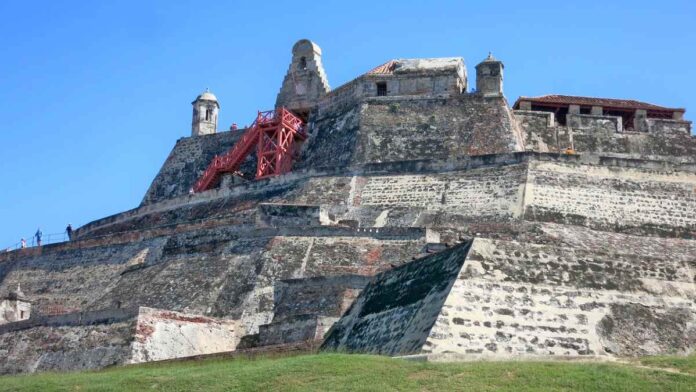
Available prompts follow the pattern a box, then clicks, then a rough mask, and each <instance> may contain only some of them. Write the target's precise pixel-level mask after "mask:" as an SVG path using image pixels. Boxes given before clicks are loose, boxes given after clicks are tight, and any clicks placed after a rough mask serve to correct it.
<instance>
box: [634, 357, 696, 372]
mask: <svg viewBox="0 0 696 392" xmlns="http://www.w3.org/2000/svg"><path fill="white" fill-rule="evenodd" d="M638 361H639V362H640V363H641V364H643V365H645V366H650V367H657V368H666V369H674V370H677V371H680V372H682V373H688V374H693V375H694V376H696V355H691V356H688V357H674V356H654V357H642V358H640V359H639V360H638Z"/></svg>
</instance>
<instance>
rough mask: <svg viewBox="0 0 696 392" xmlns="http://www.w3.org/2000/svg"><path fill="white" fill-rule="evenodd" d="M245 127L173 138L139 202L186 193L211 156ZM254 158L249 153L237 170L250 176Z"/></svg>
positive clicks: (229, 144) (227, 146) (225, 148)
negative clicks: (167, 153)
mask: <svg viewBox="0 0 696 392" xmlns="http://www.w3.org/2000/svg"><path fill="white" fill-rule="evenodd" d="M245 131H246V129H240V130H237V131H230V132H220V133H214V134H211V135H201V136H197V137H182V138H181V139H179V140H177V141H176V144H175V145H174V148H173V149H172V151H171V152H170V153H169V156H168V157H167V160H166V161H165V162H164V164H163V165H162V168H161V169H160V171H159V173H157V176H156V177H155V179H154V180H153V181H152V184H151V185H150V188H149V189H148V190H147V193H145V196H144V197H143V201H142V203H141V205H147V204H151V203H154V202H157V201H161V200H165V199H168V198H172V197H176V196H181V195H186V194H188V193H189V190H190V189H191V188H192V187H193V185H194V184H195V183H196V181H197V180H198V178H200V176H201V175H202V174H203V172H204V171H205V169H206V168H207V167H208V165H209V164H210V162H211V161H212V160H213V157H214V156H215V155H221V154H224V153H225V152H227V151H228V150H229V149H230V148H232V146H234V144H235V143H236V142H237V140H238V139H239V138H240V137H241V135H242V134H243V133H244V132H245ZM255 167H256V160H255V157H254V156H252V155H250V156H249V157H248V158H247V160H246V161H245V163H244V164H243V165H242V168H241V171H242V172H243V173H245V174H247V175H249V176H251V177H250V178H253V173H255Z"/></svg>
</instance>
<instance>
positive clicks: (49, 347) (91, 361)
mask: <svg viewBox="0 0 696 392" xmlns="http://www.w3.org/2000/svg"><path fill="white" fill-rule="evenodd" d="M235 329H236V322H235V321H231V320H218V319H213V318H210V317H203V316H200V315H191V314H185V313H180V312H172V311H165V310H159V309H151V308H143V307H140V308H137V307H136V308H127V309H110V310H101V311H90V312H80V313H71V314H65V315H60V316H35V317H32V318H31V319H30V320H25V321H21V322H17V323H12V324H7V325H5V326H2V327H0V374H12V373H25V372H35V371H74V370H85V369H98V368H102V367H105V366H111V365H122V364H127V363H140V362H149V361H157V360H165V359H173V358H180V357H186V356H194V355H201V354H210V353H217V352H223V351H232V350H234V349H235V346H236V343H237V341H238V337H237V336H236V335H235Z"/></svg>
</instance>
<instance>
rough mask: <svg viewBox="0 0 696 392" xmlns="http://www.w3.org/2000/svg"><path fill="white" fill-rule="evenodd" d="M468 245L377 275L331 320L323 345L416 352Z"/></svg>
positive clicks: (327, 347)
mask: <svg viewBox="0 0 696 392" xmlns="http://www.w3.org/2000/svg"><path fill="white" fill-rule="evenodd" d="M470 245H471V243H470V242H469V243H465V244H462V245H459V246H457V247H454V248H452V249H449V250H446V251H443V252H440V253H437V254H435V255H432V256H428V257H426V258H424V259H421V260H417V261H414V262H411V263H409V264H406V265H404V266H402V267H400V268H395V269H393V270H391V271H388V272H384V273H382V274H380V275H377V276H376V277H375V278H374V280H373V281H372V282H371V283H370V284H368V285H367V286H366V287H365V289H364V290H363V292H362V293H361V295H360V296H359V297H358V298H357V299H356V301H355V302H354V303H353V306H352V307H351V308H350V309H349V310H348V312H346V314H345V315H344V316H343V317H342V318H341V319H340V320H339V321H338V322H337V323H336V324H334V327H333V328H332V329H331V331H330V332H329V335H328V336H327V337H326V340H325V341H324V344H323V345H322V349H324V350H341V351H343V350H347V351H350V352H365V353H372V354H386V355H404V354H412V353H415V352H418V351H419V350H420V348H421V347H422V346H423V344H424V343H425V339H426V338H427V337H428V332H429V331H430V329H431V328H432V326H433V324H434V323H435V321H436V318H437V316H438V314H439V313H440V308H441V306H442V304H443V302H444V301H445V299H446V298H447V295H448V294H449V291H450V289H451V287H452V284H453V283H454V281H455V280H456V278H457V274H458V273H459V270H460V269H461V266H462V263H463V262H464V259H465V258H466V254H467V252H468V251H469V247H470Z"/></svg>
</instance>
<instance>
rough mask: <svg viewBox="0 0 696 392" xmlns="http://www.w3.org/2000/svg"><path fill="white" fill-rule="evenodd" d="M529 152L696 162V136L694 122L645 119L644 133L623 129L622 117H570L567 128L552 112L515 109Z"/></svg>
mask: <svg viewBox="0 0 696 392" xmlns="http://www.w3.org/2000/svg"><path fill="white" fill-rule="evenodd" d="M514 117H515V119H516V120H517V122H518V123H519V126H520V128H521V129H522V130H523V131H524V134H525V144H526V148H527V149H528V150H534V151H540V152H562V151H563V150H565V149H567V148H571V149H573V150H574V151H575V152H576V153H601V154H603V155H613V156H624V157H630V158H636V159H660V160H677V161H688V162H694V161H695V160H696V137H695V136H692V135H691V122H689V121H683V120H668V119H652V118H646V119H644V122H645V127H644V128H645V129H644V130H643V131H642V132H629V131H626V130H624V129H623V126H622V123H621V118H620V117H614V116H606V115H589V114H569V115H567V118H566V119H567V126H560V125H558V124H557V123H556V119H555V118H554V116H553V113H547V112H536V111H527V110H515V111H514Z"/></svg>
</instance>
